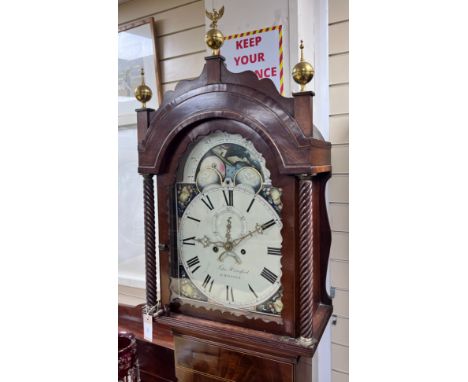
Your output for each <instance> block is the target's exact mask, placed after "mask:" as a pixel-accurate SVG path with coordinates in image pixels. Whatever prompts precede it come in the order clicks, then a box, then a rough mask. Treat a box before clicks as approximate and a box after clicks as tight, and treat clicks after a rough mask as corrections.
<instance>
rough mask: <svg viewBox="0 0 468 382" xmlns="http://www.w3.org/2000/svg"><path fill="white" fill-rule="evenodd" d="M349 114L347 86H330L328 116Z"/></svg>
mask: <svg viewBox="0 0 468 382" xmlns="http://www.w3.org/2000/svg"><path fill="white" fill-rule="evenodd" d="M348 113H349V85H348V84H344V85H335V86H330V115H334V114H348Z"/></svg>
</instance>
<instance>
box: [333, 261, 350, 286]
mask: <svg viewBox="0 0 468 382" xmlns="http://www.w3.org/2000/svg"><path fill="white" fill-rule="evenodd" d="M330 281H331V285H332V286H334V287H336V288H340V289H349V263H348V262H347V261H334V260H331V261H330Z"/></svg>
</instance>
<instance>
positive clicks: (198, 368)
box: [175, 335, 295, 382]
mask: <svg viewBox="0 0 468 382" xmlns="http://www.w3.org/2000/svg"><path fill="white" fill-rule="evenodd" d="M175 363H176V373H177V376H178V377H179V379H180V380H183V381H190V380H199V379H198V378H202V379H201V380H203V378H207V377H208V378H210V377H211V378H213V377H216V378H217V379H218V380H222V381H238V382H264V381H271V382H288V381H291V382H292V381H293V380H294V363H295V362H294V361H291V360H289V362H287V361H284V360H277V359H272V358H266V357H264V356H263V355H262V354H258V353H255V352H249V351H246V350H245V349H242V348H233V347H228V346H225V345H223V344H221V343H217V342H211V341H202V340H199V339H196V338H194V337H188V336H178V335H177V336H175ZM187 374H189V375H190V376H189V375H187Z"/></svg>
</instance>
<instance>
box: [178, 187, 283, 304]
mask: <svg viewBox="0 0 468 382" xmlns="http://www.w3.org/2000/svg"><path fill="white" fill-rule="evenodd" d="M281 228H282V224H281V221H280V219H279V217H278V215H277V213H276V211H275V210H274V209H273V208H272V207H271V206H270V205H269V204H268V202H267V201H266V200H265V199H263V198H262V197H261V196H259V195H255V194H254V193H252V192H250V191H249V190H246V189H244V188H240V187H239V188H237V187H235V188H231V187H216V188H211V189H209V190H208V191H206V192H203V193H200V194H198V195H197V196H196V197H195V198H194V199H193V200H192V202H191V203H190V204H189V206H188V207H187V209H186V210H185V212H184V214H183V216H182V218H181V219H180V224H179V232H178V248H179V255H180V261H181V263H182V264H183V266H184V268H185V271H186V273H187V275H188V276H189V277H190V279H191V280H192V282H193V283H194V285H195V286H196V287H197V288H198V289H199V290H200V292H201V293H203V294H204V295H205V296H207V298H208V299H209V300H210V301H214V302H216V303H218V304H222V305H226V306H232V307H236V308H248V307H254V306H256V305H258V304H260V303H262V302H264V301H265V300H267V299H268V298H270V297H271V296H272V295H273V294H274V293H275V292H277V291H278V289H279V287H280V279H281V243H282V238H281Z"/></svg>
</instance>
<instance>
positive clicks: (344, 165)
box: [331, 145, 349, 174]
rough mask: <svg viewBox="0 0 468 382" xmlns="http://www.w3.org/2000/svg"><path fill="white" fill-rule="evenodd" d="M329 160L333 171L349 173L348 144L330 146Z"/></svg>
mask: <svg viewBox="0 0 468 382" xmlns="http://www.w3.org/2000/svg"><path fill="white" fill-rule="evenodd" d="M331 162H332V171H333V173H334V174H335V173H345V174H348V173H349V146H348V145H339V146H335V145H333V146H332V149H331Z"/></svg>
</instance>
